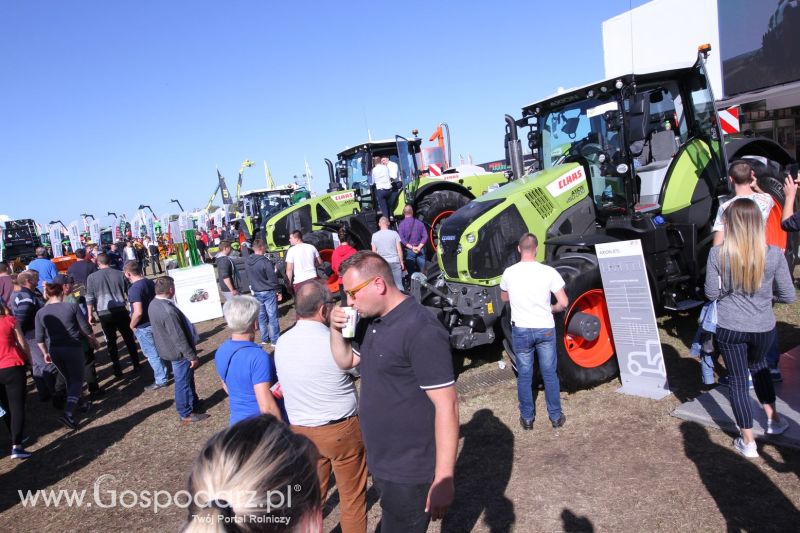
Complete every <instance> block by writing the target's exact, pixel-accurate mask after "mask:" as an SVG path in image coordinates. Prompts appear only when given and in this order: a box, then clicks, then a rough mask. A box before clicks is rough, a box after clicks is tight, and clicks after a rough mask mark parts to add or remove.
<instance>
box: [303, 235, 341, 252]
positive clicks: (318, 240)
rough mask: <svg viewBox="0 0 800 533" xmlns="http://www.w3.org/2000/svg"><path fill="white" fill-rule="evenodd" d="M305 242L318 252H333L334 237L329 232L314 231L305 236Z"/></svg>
mask: <svg viewBox="0 0 800 533" xmlns="http://www.w3.org/2000/svg"><path fill="white" fill-rule="evenodd" d="M303 242H304V243H307V244H310V245H311V246H313V247H314V248H316V249H317V251H322V250H333V248H334V246H333V236H332V235H331V233H330V232H328V231H312V232H309V233H306V234H305V235H303Z"/></svg>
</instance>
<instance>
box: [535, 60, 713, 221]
mask: <svg viewBox="0 0 800 533" xmlns="http://www.w3.org/2000/svg"><path fill="white" fill-rule="evenodd" d="M523 117H524V118H523V120H522V122H523V123H524V125H526V126H528V127H529V128H530V134H529V135H528V139H529V146H530V148H531V150H532V153H533V156H534V162H533V165H534V169H533V170H546V169H551V168H555V167H558V166H560V165H564V164H567V163H571V162H576V163H579V164H580V165H581V166H582V167H583V169H584V171H585V172H586V176H587V181H588V187H589V190H590V197H591V199H592V202H593V205H594V208H595V212H596V215H597V218H598V220H599V221H600V222H601V223H604V222H605V221H606V220H608V218H609V217H613V216H632V215H634V214H637V213H639V214H643V213H650V214H652V215H658V214H661V215H663V216H664V218H665V219H666V220H670V221H673V222H684V223H701V221H702V220H704V219H707V213H708V210H709V209H710V208H711V203H712V202H711V199H712V198H713V197H714V196H716V195H719V194H724V193H725V192H727V190H728V184H727V180H726V179H725V170H724V161H725V155H724V153H723V144H722V142H721V135H720V130H719V127H718V125H717V120H716V112H715V110H714V99H713V96H712V94H711V89H710V86H709V84H708V83H707V78H706V75H705V66H704V64H703V61H702V58H700V59H699V60H698V62H697V63H696V64H695V65H693V66H692V67H688V68H684V69H679V70H673V71H667V72H659V73H655V74H645V75H639V76H634V75H628V76H624V77H620V78H617V79H613V80H606V81H604V82H600V83H595V84H592V85H589V86H586V87H584V88H581V89H577V90H574V91H571V92H569V93H566V94H560V95H556V96H554V97H552V98H549V99H546V100H544V101H542V102H538V103H536V104H531V105H529V106H527V107H525V108H524V109H523ZM698 151H702V152H703V155H702V159H703V160H704V163H703V167H702V168H700V169H699V170H700V173H699V174H698V175H697V177H698V178H702V181H703V183H704V185H703V187H701V189H702V190H699V191H689V192H690V193H691V192H696V193H697V194H696V195H694V196H692V195H691V194H689V197H688V198H687V197H686V193H685V188H684V192H683V194H682V195H681V196H680V197H677V196H676V194H674V193H675V192H676V191H677V190H678V188H675V187H673V190H672V191H671V190H670V188H669V187H667V186H666V185H667V181H668V180H667V178H668V176H669V175H670V174H671V173H672V170H674V169H675V168H676V167H677V166H678V165H679V164H680V163H681V160H682V159H684V158H695V159H697V157H698V155H697V152H698ZM693 206H694V207H693Z"/></svg>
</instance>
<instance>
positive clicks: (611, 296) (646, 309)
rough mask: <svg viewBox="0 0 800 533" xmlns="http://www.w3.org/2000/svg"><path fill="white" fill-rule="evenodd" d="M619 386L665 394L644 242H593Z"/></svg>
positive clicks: (651, 394)
mask: <svg viewBox="0 0 800 533" xmlns="http://www.w3.org/2000/svg"><path fill="white" fill-rule="evenodd" d="M595 249H596V251H597V259H598V260H599V262H600V276H601V278H602V279H603V290H604V291H605V297H606V306H607V307H608V315H609V318H610V319H611V335H612V336H613V337H614V348H615V349H616V351H617V361H618V362H619V373H620V379H621V380H622V388H620V389H619V390H618V391H617V392H622V393H625V394H633V395H635V396H644V397H647V398H653V399H656V400H659V399H661V398H663V397H664V396H667V395H668V394H669V393H670V391H669V388H668V387H667V372H666V368H665V367H664V354H663V353H662V351H661V338H660V337H659V334H658V324H657V323H656V313H655V309H654V308H653V298H652V296H651V295H650V285H649V283H648V281H647V269H646V267H645V264H644V255H643V254H642V242H641V241H640V240H638V239H637V240H635V241H620V242H610V243H602V244H597V245H595Z"/></svg>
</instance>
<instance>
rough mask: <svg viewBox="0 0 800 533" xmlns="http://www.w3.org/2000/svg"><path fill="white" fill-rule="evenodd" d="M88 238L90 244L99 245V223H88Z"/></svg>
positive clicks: (97, 221) (94, 221)
mask: <svg viewBox="0 0 800 533" xmlns="http://www.w3.org/2000/svg"><path fill="white" fill-rule="evenodd" d="M89 238H90V239H92V244H100V221H99V220H92V221H91V222H90V223H89Z"/></svg>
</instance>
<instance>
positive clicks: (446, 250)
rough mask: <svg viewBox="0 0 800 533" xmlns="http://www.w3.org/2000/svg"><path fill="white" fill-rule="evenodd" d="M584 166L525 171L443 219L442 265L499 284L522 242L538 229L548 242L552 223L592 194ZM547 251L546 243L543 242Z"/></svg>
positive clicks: (448, 273) (455, 277)
mask: <svg viewBox="0 0 800 533" xmlns="http://www.w3.org/2000/svg"><path fill="white" fill-rule="evenodd" d="M588 192H589V187H588V184H587V179H586V172H585V170H584V167H583V166H581V165H580V164H578V163H569V164H566V165H560V166H557V167H553V168H549V169H546V170H542V171H539V172H536V173H534V174H530V175H526V176H523V177H522V178H520V179H518V180H515V181H512V182H511V183H509V184H507V185H504V186H503V187H500V188H499V189H497V190H495V191H493V192H490V193H488V194H486V195H484V196H482V197H480V198H478V199H476V200H473V201H471V202H470V203H468V204H467V205H465V206H464V207H462V208H461V209H459V210H458V211H456V212H455V213H454V214H453V215H452V216H450V217H448V218H447V219H445V220H444V222H443V223H442V226H441V229H440V231H439V249H438V258H439V266H440V267H441V269H442V272H443V273H444V276H445V278H446V279H448V280H450V281H459V282H462V283H478V284H483V285H487V286H493V285H497V284H498V283H499V282H500V276H501V275H502V274H503V270H505V268H506V267H508V266H510V265H513V264H514V263H516V262H517V261H519V252H518V251H517V242H518V241H519V238H520V237H522V235H523V234H524V233H526V232H528V231H532V232H533V233H534V234H535V235H536V237H537V238H538V239H539V242H540V243H544V241H545V238H546V235H547V229H548V228H549V227H550V226H551V225H552V224H553V223H554V222H555V220H556V219H557V218H558V217H559V215H560V214H561V213H562V212H563V211H564V210H566V209H567V208H568V207H570V206H572V205H574V204H575V203H577V202H578V201H580V200H581V199H583V198H585V197H586V196H587V195H588ZM539 252H540V257H543V254H544V246H540V247H539Z"/></svg>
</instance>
